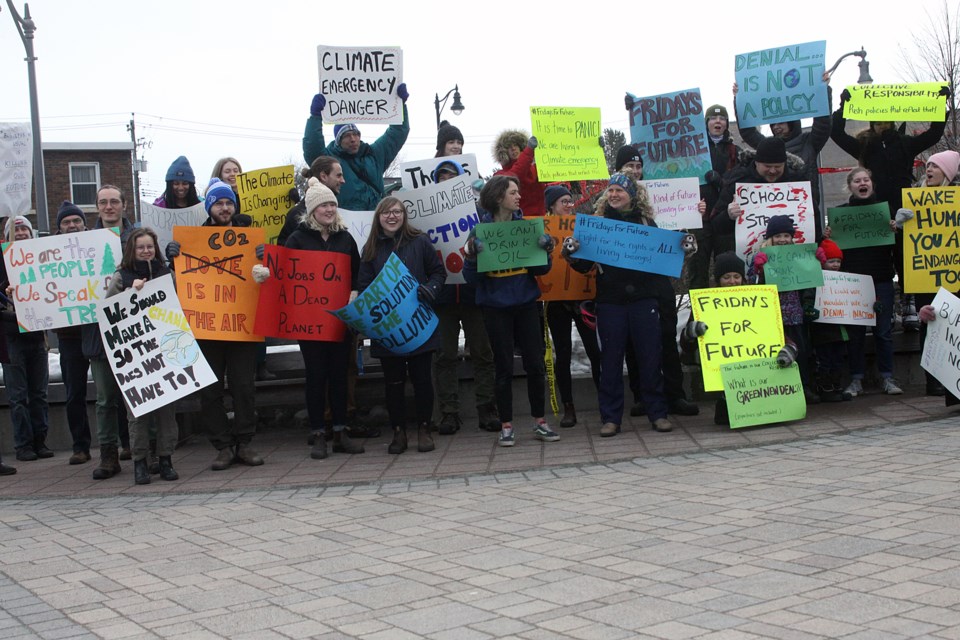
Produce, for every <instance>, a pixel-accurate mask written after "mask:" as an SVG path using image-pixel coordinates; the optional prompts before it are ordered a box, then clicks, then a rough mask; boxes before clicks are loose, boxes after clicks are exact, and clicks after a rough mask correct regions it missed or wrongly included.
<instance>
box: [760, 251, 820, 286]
mask: <svg viewBox="0 0 960 640" xmlns="http://www.w3.org/2000/svg"><path fill="white" fill-rule="evenodd" d="M763 252H764V253H765V254H767V263H766V264H765V265H763V275H764V280H765V281H766V283H767V284H772V285H774V286H776V287H777V290H778V291H797V290H798V289H811V288H813V287H820V286H823V267H822V266H821V265H820V261H819V260H817V255H816V252H817V245H815V244H812V243H808V244H787V245H782V246H776V247H774V246H770V247H764V248H763Z"/></svg>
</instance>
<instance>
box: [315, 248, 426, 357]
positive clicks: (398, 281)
mask: <svg viewBox="0 0 960 640" xmlns="http://www.w3.org/2000/svg"><path fill="white" fill-rule="evenodd" d="M419 286H420V283H419V282H418V281H417V279H416V278H414V277H413V275H412V274H411V273H410V271H409V269H407V267H405V266H404V264H403V262H401V261H400V258H398V257H397V254H395V253H393V254H390V257H389V258H388V259H387V262H386V264H385V265H384V267H383V270H382V271H381V272H380V274H379V275H378V276H377V277H376V278H374V280H373V282H371V283H370V286H369V287H367V288H366V289H365V290H364V291H363V292H362V293H361V294H360V295H359V296H357V299H356V300H354V301H353V303H352V304H348V305H347V306H345V307H344V308H342V309H338V310H337V311H332V312H331V313H333V314H334V315H336V316H337V317H338V318H340V319H341V320H343V321H344V322H346V323H347V324H348V325H350V326H351V327H353V328H354V329H356V330H357V331H358V332H359V333H362V334H363V335H365V336H369V337H370V338H372V339H374V340H376V341H377V342H379V343H380V344H381V345H382V346H383V347H384V348H385V349H388V350H389V351H392V352H393V353H397V354H404V353H410V352H412V351H415V350H416V349H417V348H418V347H420V345H422V344H423V343H424V342H426V341H427V340H429V339H430V337H431V336H432V335H433V332H434V331H436V328H437V322H438V321H437V315H436V314H435V313H434V312H433V309H431V308H430V306H429V305H425V304H423V303H421V302H420V300H419V299H418V298H417V288H418V287H419Z"/></svg>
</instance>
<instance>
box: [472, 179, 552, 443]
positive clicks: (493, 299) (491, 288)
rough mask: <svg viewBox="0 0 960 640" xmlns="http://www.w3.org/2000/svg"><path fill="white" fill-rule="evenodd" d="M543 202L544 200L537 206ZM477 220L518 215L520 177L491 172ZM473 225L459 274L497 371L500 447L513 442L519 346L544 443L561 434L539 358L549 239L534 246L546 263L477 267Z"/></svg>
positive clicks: (477, 246) (480, 244) (500, 219)
mask: <svg viewBox="0 0 960 640" xmlns="http://www.w3.org/2000/svg"><path fill="white" fill-rule="evenodd" d="M541 206H543V205H541ZM478 213H479V214H480V216H479V217H480V222H481V223H490V222H506V221H509V220H522V219H523V213H522V212H521V210H520V181H519V179H517V177H516V176H513V175H505V174H499V175H495V176H494V177H492V178H491V179H490V180H489V181H488V182H487V184H485V185H484V186H483V189H482V190H481V191H480V208H479V209H478ZM476 234H477V228H476V227H474V228H473V229H471V230H470V235H469V236H468V237H467V243H466V245H465V246H464V252H465V253H466V260H464V263H463V277H464V278H465V279H466V281H467V282H470V283H473V284H475V285H476V287H477V306H479V307H480V308H481V310H482V312H483V322H484V324H485V325H486V327H487V335H488V336H489V337H490V345H491V347H492V348H493V363H494V368H495V370H496V377H495V381H494V392H495V394H496V398H497V409H498V411H499V413H500V436H499V440H498V443H499V444H500V446H501V447H512V446H513V445H514V444H515V442H516V437H515V435H514V429H513V350H514V347H515V346H516V347H519V348H520V355H521V358H522V360H523V370H524V371H525V372H526V374H527V398H528V400H529V402H530V415H531V416H532V417H533V422H534V425H533V433H534V437H536V438H537V439H538V440H541V441H543V442H555V441H557V440H559V439H560V436H559V435H558V434H557V433H556V432H555V431H554V430H553V429H551V428H550V426H549V425H548V424H547V420H546V418H545V414H546V412H545V405H546V399H545V387H546V380H545V368H546V367H545V364H544V361H543V347H544V345H543V337H542V336H543V333H542V329H541V324H540V308H539V307H540V305H539V303H538V302H537V300H538V299H539V298H540V285H539V284H537V278H536V276H538V275H544V274H546V273H547V272H549V271H550V266H551V262H550V252H551V251H552V250H553V247H554V244H553V238H551V237H550V236H549V235H547V234H543V235H542V236H541V237H540V238H539V239H538V241H537V245H538V246H539V247H540V248H541V249H543V250H544V251H546V253H547V256H546V264H545V265H544V266H541V267H519V268H513V269H504V270H500V271H488V272H480V271H479V270H478V265H477V255H478V254H479V253H480V252H482V251H484V250H485V247H484V244H483V242H481V241H480V240H478V239H477V236H476Z"/></svg>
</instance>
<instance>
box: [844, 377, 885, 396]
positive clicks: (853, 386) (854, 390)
mask: <svg viewBox="0 0 960 640" xmlns="http://www.w3.org/2000/svg"><path fill="white" fill-rule="evenodd" d="M888 380H889V378H888ZM843 392H844V393H849V394H850V397H851V398H856V397H857V396H859V395H861V394H862V393H863V383H862V382H861V381H860V379H859V378H854V379H853V380H851V381H850V384H848V385H847V388H846V389H844V390H843Z"/></svg>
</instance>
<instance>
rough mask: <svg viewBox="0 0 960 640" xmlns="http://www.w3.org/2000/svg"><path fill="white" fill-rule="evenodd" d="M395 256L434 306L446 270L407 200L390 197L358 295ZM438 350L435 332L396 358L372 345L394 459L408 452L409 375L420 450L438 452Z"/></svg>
mask: <svg viewBox="0 0 960 640" xmlns="http://www.w3.org/2000/svg"><path fill="white" fill-rule="evenodd" d="M394 253H395V254H396V255H397V257H398V258H399V259H400V260H401V261H402V262H403V264H404V265H405V266H406V267H407V269H408V270H409V271H410V273H411V275H413V277H414V278H416V279H417V281H418V282H419V283H420V285H419V287H418V288H417V297H418V298H419V300H420V302H421V303H423V304H427V305H431V306H432V304H433V302H434V300H436V298H437V295H439V293H440V288H441V287H442V286H443V283H444V280H446V278H447V270H446V269H445V268H444V266H443V263H442V262H441V261H440V257H439V256H438V255H437V251H436V250H435V249H434V248H433V244H432V243H431V242H430V239H429V238H428V237H427V235H426V234H424V233H421V232H420V231H418V230H417V229H414V228H413V227H412V226H411V225H410V221H409V220H408V219H407V208H406V207H405V206H404V204H403V201H401V200H400V199H398V198H394V197H392V196H389V197H386V198H384V199H383V200H381V201H380V204H378V205H377V208H376V210H375V211H374V215H373V226H371V228H370V236H369V237H368V238H367V242H366V244H364V245H363V253H362V254H361V258H360V272H359V275H358V276H357V290H358V291H359V292H361V293H362V292H363V291H365V290H366V288H367V287H368V286H370V284H371V283H372V282H373V280H374V279H375V278H376V277H377V275H378V274H379V273H380V272H381V271H382V270H383V268H384V265H386V263H387V260H388V259H389V258H390V256H391V255H392V254H394ZM439 346H440V335H439V333H438V332H437V331H436V330H434V332H433V335H431V336H430V337H429V338H427V339H426V340H425V341H424V342H423V344H421V345H420V346H419V347H417V348H416V349H415V350H413V351H411V352H409V353H404V354H396V353H393V352H391V351H390V350H388V349H387V348H386V347H384V346H383V345H381V344H379V343H378V342H376V341H374V342H373V345H372V347H371V349H370V354H371V355H372V356H373V357H375V358H380V365H381V366H382V367H383V383H384V385H385V387H386V398H387V412H388V413H389V414H390V424H391V425H392V426H393V441H392V442H390V446H389V448H388V449H387V451H389V452H390V453H392V454H400V453H403V452H404V451H406V450H407V425H406V407H405V404H406V403H405V401H404V385H405V383H406V379H407V376H408V375H409V377H410V382H411V383H413V397H414V402H415V404H416V416H417V451H420V452H421V453H424V452H427V451H433V450H434V448H435V445H434V442H433V436H432V435H431V434H430V417H431V415H432V413H433V382H432V381H431V379H430V371H431V365H432V363H433V352H434V351H435V350H436V349H437V348H439Z"/></svg>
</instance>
